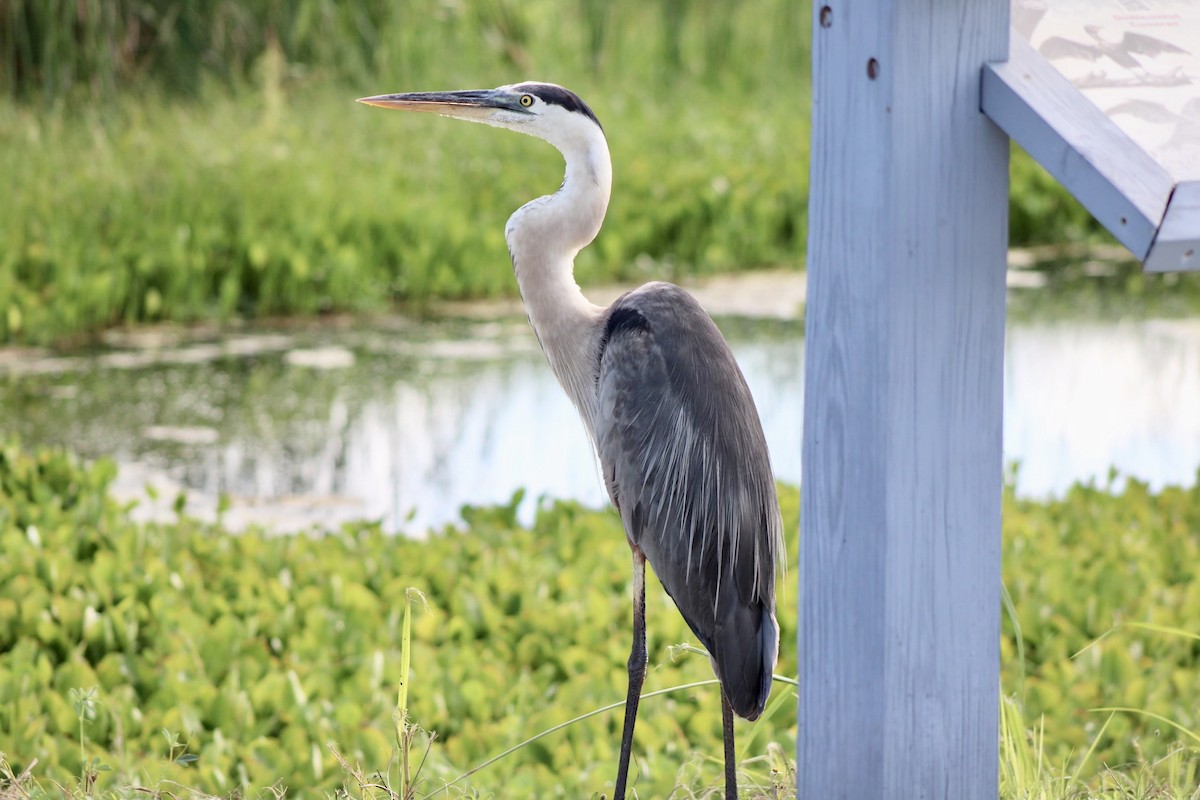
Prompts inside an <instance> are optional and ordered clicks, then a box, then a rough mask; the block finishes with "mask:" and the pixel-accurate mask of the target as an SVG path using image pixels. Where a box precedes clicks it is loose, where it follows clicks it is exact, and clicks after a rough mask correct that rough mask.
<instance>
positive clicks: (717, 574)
mask: <svg viewBox="0 0 1200 800" xmlns="http://www.w3.org/2000/svg"><path fill="white" fill-rule="evenodd" d="M360 102H363V103H367V104H368V105H373V106H383V107H385V108H401V109H409V110H412V111H427V112H432V113H435V114H441V115H443V116H448V117H455V118H457V119H465V120H470V121H473V122H482V123H484V124H487V125H492V126H495V127H498V128H508V129H510V130H514V131H518V132H520V133H527V134H529V135H531V136H536V137H538V138H540V139H545V140H546V141H548V142H550V143H551V144H552V145H554V146H555V147H557V148H558V149H559V150H560V151H561V152H562V154H563V156H564V158H565V159H566V177H565V178H564V179H563V183H562V186H561V187H560V188H559V190H558V191H557V192H555V193H554V194H552V195H548V196H546V197H539V198H537V199H536V200H533V201H531V202H529V203H526V204H525V205H523V206H522V207H521V208H520V209H519V210H517V212H516V213H515V214H513V215H512V217H511V218H510V219H509V220H508V225H507V227H506V228H505V231H504V233H505V238H506V239H507V240H508V249H509V253H510V255H511V256H512V262H513V270H514V271H515V272H516V276H517V283H518V285H519V287H520V290H521V297H522V299H523V300H524V303H525V310H526V312H527V313H528V315H529V322H530V324H532V326H533V330H534V332H535V333H536V334H537V338H538V341H539V342H540V343H541V346H542V350H543V351H544V352H545V354H546V358H547V360H548V361H549V362H550V368H551V369H552V370H553V371H554V375H555V376H556V377H557V378H558V381H559V383H561V384H562V387H563V389H565V390H566V393H567V395H568V396H569V397H570V398H571V401H572V402H573V403H574V404H575V407H576V408H577V409H579V413H580V415H581V416H582V417H583V422H584V426H585V427H586V428H587V432H588V435H589V436H590V437H591V440H592V443H593V445H594V446H595V448H596V452H597V454H598V455H599V457H600V463H601V466H602V468H603V473H604V481H605V484H606V485H607V488H608V493H609V496H610V497H611V498H612V502H613V505H614V506H616V508H617V510H618V512H619V513H620V515H621V521H622V522H623V523H624V526H625V534H626V537H627V538H628V540H629V547H630V549H631V550H632V551H633V595H634V608H633V648H632V650H631V652H630V655H629V662H628V667H629V689H628V694H627V695H626V699H625V723H624V728H623V730H622V734H621V756H620V764H619V767H618V769H617V779H616V787H615V791H614V797H615V798H616V800H622V798H624V796H625V784H626V777H627V775H628V771H629V758H630V750H631V747H632V744H633V726H634V722H635V720H636V719H637V708H638V699H639V696H640V693H641V688H642V681H643V679H644V677H645V674H646V660H647V656H646V611H645V604H646V592H645V564H646V561H649V562H650V566H651V567H653V568H654V573H655V574H656V575H657V576H658V578H659V581H660V582H661V583H662V585H663V587H664V588H665V589H666V590H667V593H668V594H669V595H670V596H671V598H672V599H673V600H674V601H675V605H676V606H678V607H679V610H680V612H681V613H682V614H683V618H684V619H685V620H686V621H687V624H688V625H689V626H690V627H691V629H692V631H693V632H694V633H695V634H696V636H697V637H698V638H699V639H700V641H701V642H702V643H703V644H704V646H705V647H706V648H707V649H708V653H709V658H710V660H711V662H712V666H713V670H714V672H715V673H716V675H717V678H718V679H719V680H720V683H721V705H722V714H721V719H722V725H723V730H724V741H725V796H726V797H727V798H736V797H737V765H736V763H735V760H734V750H733V714H737V715H739V716H741V717H745V718H746V719H750V720H753V719H757V718H758V716H759V715H760V714H762V712H763V708H764V707H765V706H766V702H767V696H768V695H769V694H770V690H771V675H772V670H773V669H774V666H775V661H776V657H777V654H778V651H779V626H778V624H777V623H776V621H775V568H776V563H777V561H778V559H779V556H780V553H781V551H782V544H781V543H782V527H783V526H782V523H781V520H780V516H779V505H778V502H777V500H776V496H775V484H774V480H773V478H772V473H771V466H770V461H769V459H768V456H767V445H766V439H765V437H764V436H763V431H762V425H761V423H760V422H759V418H758V412H757V411H756V409H755V407H754V400H753V399H752V398H751V396H750V390H749V389H748V388H747V386H746V381H745V379H744V378H743V377H742V373H741V370H739V369H738V366H737V363H736V362H735V361H734V358H733V354H732V353H731V352H730V350H729V346H728V345H727V344H726V343H725V340H724V339H723V338H722V336H721V334H720V332H719V331H718V330H717V327H716V326H715V325H714V324H713V322H712V320H711V319H709V317H708V315H707V314H705V313H704V311H703V310H702V309H701V308H700V305H699V304H698V303H697V302H696V300H695V299H694V298H693V297H692V296H691V295H689V294H688V293H687V292H685V291H683V290H682V289H680V288H679V287H677V286H673V285H671V284H669V283H660V282H655V283H648V284H646V285H645V286H642V287H641V288H639V289H635V290H634V291H631V292H628V293H626V294H624V295H622V296H621V297H620V298H619V299H617V301H616V302H614V303H613V304H612V305H611V306H609V307H608V308H601V307H599V306H596V305H593V304H592V303H590V302H588V300H587V299H586V298H585V297H584V296H583V293H582V292H581V291H580V289H579V286H578V284H576V283H575V278H574V259H575V254H576V253H578V252H579V251H580V250H581V249H583V248H584V247H585V246H587V245H588V244H589V243H591V241H592V240H593V239H594V238H595V237H596V234H597V233H598V232H599V230H600V224H601V222H603V220H604V213H605V211H606V209H607V208H608V198H609V190H610V187H611V185H612V162H611V160H610V158H609V154H608V143H607V141H606V140H605V138H604V131H603V130H602V129H601V127H600V122H599V120H597V119H596V115H595V114H593V113H592V110H591V109H590V108H588V106H587V105H586V104H585V103H584V102H583V101H582V100H580V99H579V97H578V96H577V95H575V94H574V93H572V92H570V91H568V90H566V89H564V88H562V87H561V86H556V85H553V84H548V83H519V84H515V85H512V86H501V87H500V88H498V89H487V90H481V91H458V92H418V93H410V94H388V95H380V96H377V97H367V98H363V99H362V100H361V101H360Z"/></svg>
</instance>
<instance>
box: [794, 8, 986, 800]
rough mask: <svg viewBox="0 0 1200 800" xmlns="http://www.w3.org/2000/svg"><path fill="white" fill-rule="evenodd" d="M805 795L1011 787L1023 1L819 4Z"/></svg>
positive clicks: (903, 797) (804, 564) (958, 796)
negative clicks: (1002, 662)
mask: <svg viewBox="0 0 1200 800" xmlns="http://www.w3.org/2000/svg"><path fill="white" fill-rule="evenodd" d="M813 12H814V24H813V84H814V86H813V97H814V101H813V107H814V110H813V141H812V177H811V188H810V212H809V213H810V224H809V230H810V236H809V249H808V253H809V262H808V280H809V283H808V286H809V294H808V306H807V341H806V356H805V359H806V366H805V369H806V373H805V401H804V425H805V429H804V452H803V457H804V464H803V484H802V491H803V510H802V513H801V521H802V536H801V547H800V570H799V573H800V577H799V581H800V626H799V627H800V631H799V648H800V651H799V662H800V703H799V731H798V744H797V770H798V783H799V786H798V789H799V794H798V796H799V797H800V798H801V799H802V800H828V799H829V798H848V799H850V800H862V798H872V800H877V799H882V800H888V799H889V798H895V800H910V799H911V798H947V800H973V799H975V798H978V799H979V800H983V798H988V800H995V797H996V792H997V783H998V776H997V764H998V742H997V737H998V719H997V716H998V708H999V658H1000V654H999V640H1000V494H1001V485H1002V455H1001V452H1002V451H1001V418H1002V413H1001V412H1002V388H1003V387H1002V368H1003V350H1004V310H1005V251H1006V247H1007V236H1008V218H1007V208H1008V140H1007V138H1006V137H1005V136H1004V134H1003V133H1001V132H1000V130H999V129H997V128H996V127H995V126H994V125H993V124H992V123H991V122H990V121H988V119H987V118H986V117H984V116H983V115H982V114H981V113H980V111H979V85H980V72H981V68H982V67H983V65H984V64H985V63H986V62H988V61H997V60H1003V59H1004V58H1005V56H1006V55H1007V49H1008V13H1009V8H1008V0H874V1H873V2H869V1H868V0H858V2H850V0H830V1H829V2H822V0H816V2H815V4H814V10H813Z"/></svg>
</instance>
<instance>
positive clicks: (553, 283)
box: [504, 121, 612, 434]
mask: <svg viewBox="0 0 1200 800" xmlns="http://www.w3.org/2000/svg"><path fill="white" fill-rule="evenodd" d="M572 133H573V135H569V136H563V137H556V138H559V140H558V141H552V142H551V143H552V144H554V145H555V146H556V147H557V148H558V149H559V150H561V151H562V154H563V156H564V157H565V158H566V162H567V173H566V177H565V178H564V179H563V184H562V187H561V188H560V189H559V190H558V191H557V192H555V193H554V194H552V195H548V196H546V197H539V198H537V199H536V200H533V201H531V202H529V203H526V204H525V205H524V206H522V207H521V208H519V209H518V210H517V212H516V213H515V214H513V215H512V217H510V218H509V220H508V226H507V227H506V228H505V231H504V235H505V238H506V239H507V240H508V250H509V253H510V254H511V255H512V261H513V271H514V272H515V273H516V275H517V285H518V286H519V287H520V289H521V298H522V300H524V302H525V310H526V313H527V314H528V315H529V322H530V324H531V325H532V326H533V330H534V332H535V333H536V334H537V337H538V341H539V342H540V343H541V345H542V350H543V351H544V352H545V354H546V358H547V360H548V361H549V362H550V368H551V369H552V370H553V371H554V375H555V377H557V378H558V381H559V383H561V384H562V387H563V389H564V390H566V392H567V395H568V396H569V397H570V398H571V400H572V402H574V403H575V406H576V407H577V408H578V409H579V412H580V414H581V415H582V416H583V419H584V422H585V423H586V425H587V427H588V432H589V434H590V433H592V430H593V429H592V422H593V419H594V416H595V407H596V388H595V386H596V373H595V370H596V365H595V361H596V359H598V358H599V355H600V354H599V352H598V348H599V343H600V331H599V325H600V318H601V315H602V314H603V311H604V309H602V308H600V307H599V306H596V305H593V304H592V303H590V302H588V300H587V298H585V297H584V296H583V292H581V291H580V290H579V285H578V284H577V283H576V282H575V274H574V270H575V255H576V254H577V253H578V252H579V251H580V250H582V249H583V248H584V247H585V246H587V245H588V244H589V243H590V242H591V241H592V240H593V239H594V238H596V234H597V233H598V232H599V230H600V225H601V223H602V222H603V221H604V213H605V211H606V210H607V208H608V197H609V191H610V189H611V187H612V162H611V161H610V159H609V155H608V144H607V142H606V141H605V139H604V134H603V133H602V132H601V131H600V128H599V127H597V126H595V125H593V124H591V123H590V121H589V122H588V123H587V124H586V125H583V124H581V125H580V126H579V128H578V130H576V131H573V132H572Z"/></svg>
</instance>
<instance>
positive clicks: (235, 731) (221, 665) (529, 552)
mask: <svg viewBox="0 0 1200 800" xmlns="http://www.w3.org/2000/svg"><path fill="white" fill-rule="evenodd" d="M111 477H112V467H111V465H109V464H107V463H104V462H100V463H97V464H93V465H80V464H78V463H77V462H75V461H74V460H73V459H72V458H70V457H69V456H67V455H65V454H63V453H61V452H57V451H38V452H26V451H24V450H22V449H21V448H20V447H18V446H17V445H15V444H8V445H6V446H4V447H3V448H2V449H0V549H2V551H3V553H4V558H3V559H2V560H0V587H3V591H0V753H3V754H4V760H5V763H6V764H7V769H8V770H9V771H10V776H9V777H8V778H3V777H0V796H4V797H6V798H7V797H9V796H11V797H24V796H26V794H22V793H21V792H27V793H30V794H32V796H47V795H49V794H52V793H54V792H55V791H56V790H55V789H54V786H55V784H56V783H57V784H60V785H62V786H63V787H67V788H68V790H69V794H70V795H71V796H80V797H81V796H83V793H82V792H77V791H76V790H77V789H78V787H79V786H80V785H81V783H82V784H85V785H87V784H90V785H91V791H90V794H91V796H122V792H124V794H125V795H128V794H130V792H132V789H131V788H130V787H141V788H143V789H149V790H151V791H170V792H172V793H173V794H175V795H179V794H180V793H187V792H188V791H191V790H197V791H201V792H206V793H212V794H218V795H222V796H226V795H230V794H231V793H235V792H243V793H247V792H248V793H253V794H256V795H257V796H262V795H261V794H260V793H261V792H265V791H268V790H269V789H270V788H271V787H274V788H275V789H276V790H280V791H282V790H283V789H284V788H286V790H287V792H288V793H289V794H292V795H303V796H315V795H317V794H318V793H320V794H330V793H333V792H335V791H337V790H339V789H347V790H348V791H349V792H350V794H351V795H352V796H370V797H389V798H390V797H392V796H396V797H401V796H407V795H406V794H405V792H404V791H402V788H403V787H405V786H407V787H410V788H413V790H414V791H415V792H416V794H415V795H414V796H418V797H421V796H426V795H428V794H429V793H430V792H434V791H436V790H438V789H439V788H441V787H442V786H443V785H444V784H445V783H447V782H450V781H453V780H455V779H457V778H460V776H462V775H463V774H464V773H466V772H467V771H468V770H470V769H472V768H473V767H476V766H479V765H481V764H483V763H485V762H487V761H489V760H490V759H492V758H494V757H495V756H497V755H499V754H501V753H503V752H504V751H505V750H508V749H509V748H511V747H513V746H514V745H517V744H519V743H521V742H524V741H525V740H527V739H530V738H531V737H534V736H535V735H536V734H538V733H539V732H542V731H546V730H548V729H551V728H553V727H554V726H556V725H559V724H561V723H563V722H566V721H567V720H570V719H573V718H574V717H576V716H580V715H584V714H587V713H588V712H591V711H594V710H596V709H600V708H602V707H604V706H608V705H610V704H612V703H614V702H616V701H619V700H620V699H621V697H622V696H623V692H624V683H623V681H624V661H625V658H626V657H627V653H626V648H627V638H628V637H627V631H626V627H627V618H628V596H629V585H628V584H629V575H628V574H627V572H628V570H627V569H626V567H627V565H626V563H625V562H626V561H627V560H628V559H627V558H626V556H627V553H626V552H625V551H624V548H625V544H624V540H623V536H622V534H621V529H620V522H619V520H618V519H617V518H616V517H615V516H614V515H613V514H610V513H606V512H597V511H591V510H587V509H584V508H580V507H579V506H577V505H573V504H569V503H553V504H545V505H544V507H543V509H542V511H541V513H540V514H539V516H538V518H537V521H536V523H535V524H534V525H533V526H532V527H529V528H527V527H525V526H522V525H521V524H519V523H518V522H517V521H516V519H515V510H514V509H515V503H514V504H513V505H509V506H502V507H497V508H475V509H467V510H466V511H465V512H464V520H465V521H464V524H463V525H462V526H460V527H459V528H446V529H444V530H441V531H437V532H433V533H431V534H430V536H429V537H428V538H427V539H426V540H422V541H418V540H411V539H404V538H397V537H392V536H387V535H385V534H383V533H382V532H381V531H380V530H379V529H378V527H376V526H373V525H370V524H359V525H350V526H346V527H344V528H343V529H341V530H338V531H328V532H324V533H319V534H318V533H314V534H313V535H298V536H291V537H281V536H274V535H271V534H270V533H269V532H267V531H261V530H253V529H252V530H248V531H244V532H241V533H232V532H229V531H226V530H223V529H222V527H221V525H220V523H217V524H208V523H201V522H198V521H196V520H194V519H190V518H188V517H187V516H186V514H185V513H181V516H180V517H179V519H178V520H177V521H176V522H174V523H171V524H155V525H143V524H135V523H133V522H132V521H131V520H130V518H129V508H128V507H126V506H122V505H120V504H118V503H117V502H115V501H114V500H113V499H112V498H111V497H110V496H109V494H108V492H107V486H108V483H109V481H110V480H111ZM782 503H783V507H784V519H785V520H787V521H789V522H790V523H791V524H790V526H789V530H788V532H787V542H788V548H789V558H790V559H791V561H792V563H795V558H796V548H797V534H796V529H795V521H796V519H797V516H798V509H799V497H798V494H797V492H795V491H794V490H791V489H786V488H785V489H783V491H782ZM180 508H181V511H186V509H185V507H184V503H183V502H182V501H181V503H180ZM1004 512H1005V525H1004V527H1005V530H1004V534H1005V538H1004V581H1005V586H1006V588H1007V597H1006V606H1007V609H1008V611H1007V613H1006V614H1005V618H1004V622H1003V638H1002V642H1001V652H1002V657H1003V665H1004V668H1003V676H1002V693H1003V698H1004V699H1003V701H1002V702H1003V717H1004V725H1003V748H1002V751H1003V755H1002V786H1001V796H1002V797H1004V798H1083V797H1112V798H1118V797H1120V798H1142V797H1145V798H1151V797H1155V798H1158V797H1171V798H1175V797H1178V798H1193V797H1195V796H1196V794H1195V791H1196V788H1197V777H1198V776H1200V772H1198V770H1200V758H1198V757H1197V755H1196V752H1197V745H1200V738H1198V736H1200V719H1198V718H1197V708H1198V707H1200V704H1198V703H1197V699H1198V698H1200V669H1198V666H1200V664H1198V662H1200V641H1198V640H1197V635H1196V633H1195V631H1194V621H1195V620H1196V619H1197V618H1198V616H1200V578H1198V577H1197V575H1196V573H1195V570H1194V568H1193V567H1194V565H1195V564H1196V563H1197V562H1198V561H1200V489H1198V488H1191V489H1165V490H1163V491H1161V492H1157V493H1154V492H1150V491H1148V490H1147V489H1146V487H1144V486H1142V485H1140V484H1138V483H1136V482H1129V483H1128V485H1127V486H1126V487H1125V488H1124V489H1122V490H1121V491H1119V492H1112V491H1107V490H1104V489H1098V488H1093V487H1078V488H1076V489H1074V490H1072V491H1071V492H1069V493H1068V495H1067V496H1066V497H1065V498H1064V499H1063V500H1060V501H1052V502H1048V503H1036V502H1031V501H1025V500H1016V499H1014V498H1013V497H1012V496H1011V494H1008V495H1006V497H1005V506H1004ZM414 590H416V592H419V593H420V595H419V596H418V595H417V594H416V593H415V592H414ZM793 595H794V586H792V584H791V582H790V581H784V583H783V589H782V596H781V602H780V625H781V629H782V638H783V641H784V642H788V641H794V640H795V635H796V628H795V622H796V619H795V598H794V596H793ZM647 601H648V603H649V613H650V614H651V616H652V619H653V625H652V626H651V630H650V634H649V636H650V639H649V647H650V651H651V665H652V668H651V672H650V674H649V676H648V679H647V685H646V690H647V691H648V692H649V691H657V690H663V689H669V688H671V687H676V686H681V685H687V684H692V683H698V682H703V681H707V680H709V679H711V672H710V670H709V667H708V664H707V659H705V658H703V657H702V656H697V655H695V654H693V653H691V652H690V651H688V650H687V649H686V648H678V647H675V646H676V645H679V644H683V643H687V642H689V641H690V640H691V637H690V636H689V633H688V631H687V630H686V627H685V626H684V624H683V623H682V621H681V620H680V618H679V615H678V614H677V613H676V612H675V610H674V609H673V608H672V607H671V605H670V601H669V599H668V598H667V597H666V595H665V593H663V592H661V591H658V590H657V588H653V589H652V590H651V591H648V593H647ZM781 652H782V659H781V661H780V664H779V667H778V669H777V674H779V675H781V676H789V675H790V676H794V675H795V672H796V664H795V650H794V648H788V647H783V648H781ZM398 690H399V692H400V694H401V697H400V698H398ZM713 690H714V689H713V688H712V687H711V686H699V687H693V688H690V689H686V690H683V691H676V692H671V693H668V694H664V695H662V696H658V697H655V698H652V699H648V700H647V701H646V703H645V709H644V711H643V713H644V714H645V719H644V720H643V721H642V724H641V725H640V726H639V729H638V753H639V755H638V779H637V784H636V785H637V788H638V792H639V794H641V795H642V796H646V797H664V796H667V795H668V794H669V793H670V792H671V791H674V792H676V793H675V794H674V795H672V796H674V797H693V796H695V797H704V796H707V795H706V794H705V793H706V792H707V791H709V790H711V789H712V788H713V787H716V786H719V785H720V771H721V764H720V760H719V758H716V757H715V754H718V753H719V752H720V747H719V743H720V720H719V718H718V716H717V715H715V714H713V713H712V711H711V705H712V704H711V702H709V701H711V699H712V698H711V697H709V696H708V695H707V694H706V693H707V692H711V691H713ZM794 701H795V693H794V691H793V690H792V689H791V688H790V687H789V686H788V685H787V684H786V683H784V682H777V683H776V687H775V692H774V696H773V697H772V701H771V705H770V706H769V708H768V712H767V713H766V714H765V715H764V718H763V719H762V720H761V721H759V722H757V723H755V724H753V725H748V724H742V725H739V748H740V751H739V753H740V755H741V757H742V759H743V772H744V774H745V776H746V785H747V786H749V787H757V789H756V792H757V793H756V794H755V793H751V794H750V795H749V796H762V797H786V796H790V793H789V792H788V791H785V790H784V789H783V788H782V787H785V786H787V785H789V783H790V781H791V777H790V774H789V770H790V769H791V768H792V767H791V761H792V753H793V748H794V743H795V714H794V708H795V706H794ZM398 708H399V709H402V710H403V713H401V714H400V715H399V716H397V709H398ZM620 722H621V721H620V717H619V715H618V714H615V713H612V712H608V713H600V714H596V715H593V716H590V717H588V718H587V719H585V720H582V721H580V722H578V723H576V724H572V725H569V726H566V727H564V728H562V729H560V730H556V731H554V732H552V733H550V734H548V735H546V736H544V737H541V738H538V739H537V740H536V741H534V742H532V743H530V744H528V745H526V746H524V747H520V748H518V749H517V750H515V752H513V753H511V754H509V755H507V756H505V757H503V758H501V759H499V760H497V761H495V762H494V763H490V764H488V765H487V766H486V767H484V768H483V769H481V770H479V771H478V772H476V773H474V774H472V775H469V776H467V777H466V778H464V779H462V780H460V781H459V782H458V783H455V784H454V785H453V786H452V787H450V788H449V789H447V790H446V791H445V792H444V793H442V794H440V795H438V796H449V797H460V796H476V794H474V793H478V795H479V796H485V797H486V796H498V797H508V796H520V797H530V796H532V797H578V796H580V795H581V794H582V795H584V796H588V795H590V794H591V793H592V792H593V791H600V790H601V789H602V788H603V786H604V785H605V782H606V781H608V780H611V775H610V774H609V773H610V772H612V765H613V764H615V758H616V747H617V743H618V740H619V734H620ZM398 743H400V744H399V746H398ZM35 759H36V764H35V763H34V760H35ZM343 762H344V765H343ZM30 766H32V767H33V768H32V770H31V775H30V776H29V777H28V778H26V779H25V780H24V781H19V780H17V778H18V776H20V775H21V774H22V773H23V772H24V771H25V770H26V769H27V768H29V767H30ZM401 775H407V776H408V779H407V783H406V782H405V780H403V779H402V778H401V777H400V776H401ZM39 786H40V789H39V788H38V787H39ZM1139 786H1140V787H1141V788H1140V789H1139V788H1138V787H1139ZM372 787H374V788H372ZM381 787H387V788H381ZM6 791H7V792H10V794H9V795H4V794H3V793H4V792H6ZM114 793H115V794H114ZM244 796H245V795H244Z"/></svg>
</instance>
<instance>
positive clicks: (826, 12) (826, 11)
mask: <svg viewBox="0 0 1200 800" xmlns="http://www.w3.org/2000/svg"><path fill="white" fill-rule="evenodd" d="M820 19H821V27H822V28H828V27H829V26H830V25H832V24H833V9H832V8H830V7H829V6H821V15H820Z"/></svg>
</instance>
